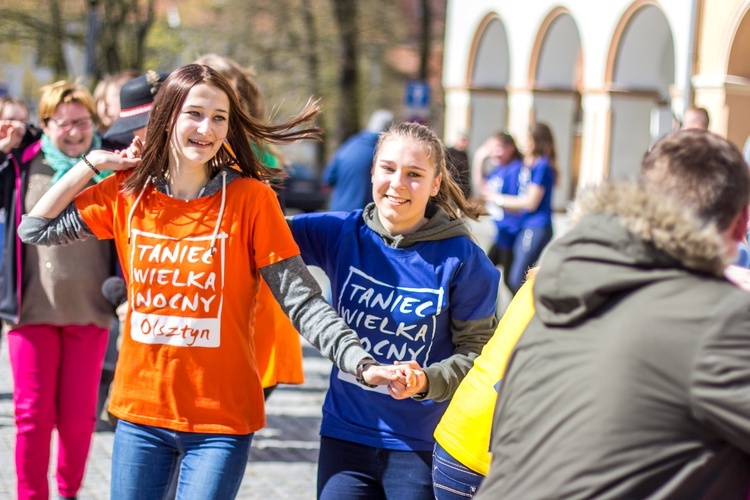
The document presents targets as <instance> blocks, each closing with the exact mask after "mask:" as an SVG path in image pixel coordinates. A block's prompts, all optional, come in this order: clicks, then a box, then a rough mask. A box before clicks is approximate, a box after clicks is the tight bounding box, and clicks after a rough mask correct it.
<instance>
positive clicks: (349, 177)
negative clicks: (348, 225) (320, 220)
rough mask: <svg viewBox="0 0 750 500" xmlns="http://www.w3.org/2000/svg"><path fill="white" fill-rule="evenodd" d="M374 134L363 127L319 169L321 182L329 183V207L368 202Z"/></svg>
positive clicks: (339, 208)
mask: <svg viewBox="0 0 750 500" xmlns="http://www.w3.org/2000/svg"><path fill="white" fill-rule="evenodd" d="M377 142H378V134H377V133H375V132H369V131H366V130H365V131H363V132H360V133H358V134H356V135H355V136H353V137H352V138H350V139H349V140H347V141H346V142H345V143H344V144H343V145H342V146H341V147H340V148H339V150H338V151H336V154H335V155H334V157H333V159H332V160H331V162H330V163H329V164H328V166H326V168H325V170H324V171H323V182H325V183H326V184H328V185H330V186H333V192H332V193H331V201H330V203H329V210H330V211H331V212H350V211H352V210H357V209H360V208H365V206H367V204H368V203H371V202H372V174H371V172H372V161H373V158H374V156H375V146H376V145H377Z"/></svg>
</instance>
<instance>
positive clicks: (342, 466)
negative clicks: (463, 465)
mask: <svg viewBox="0 0 750 500" xmlns="http://www.w3.org/2000/svg"><path fill="white" fill-rule="evenodd" d="M431 472H432V453H431V452H429V451H396V450H386V449H384V448H373V447H371V446H365V445H361V444H357V443H352V442H350V441H341V440H339V439H333V438H328V437H321V439H320V456H319V459H318V498H319V499H321V500H354V499H362V500H376V499H383V500H385V499H386V498H398V499H400V498H408V499H409V500H420V499H424V500H428V499H429V500H432V499H433V498H434V496H433V493H432V476H431Z"/></svg>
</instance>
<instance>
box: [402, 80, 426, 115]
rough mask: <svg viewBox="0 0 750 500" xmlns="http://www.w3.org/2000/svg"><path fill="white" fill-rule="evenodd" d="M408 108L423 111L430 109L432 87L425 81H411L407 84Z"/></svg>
mask: <svg viewBox="0 0 750 500" xmlns="http://www.w3.org/2000/svg"><path fill="white" fill-rule="evenodd" d="M406 107H407V108H414V109H421V108H429V107H430V86H429V85H427V82H425V81H424V80H411V81H410V82H409V83H407V84H406Z"/></svg>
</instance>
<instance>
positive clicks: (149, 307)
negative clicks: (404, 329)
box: [75, 173, 299, 434]
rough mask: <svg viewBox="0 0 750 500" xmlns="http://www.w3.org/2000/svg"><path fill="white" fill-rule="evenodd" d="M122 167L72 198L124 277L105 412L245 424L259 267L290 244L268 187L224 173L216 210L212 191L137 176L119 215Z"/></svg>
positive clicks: (246, 427) (252, 404)
mask: <svg viewBox="0 0 750 500" xmlns="http://www.w3.org/2000/svg"><path fill="white" fill-rule="evenodd" d="M127 175H128V174H127V173H118V174H116V175H114V176H111V177H109V178H107V179H105V180H104V181H103V182H101V183H99V184H97V185H96V186H92V187H90V188H89V189H87V190H85V191H83V192H82V193H81V194H79V195H78V196H77V197H76V201H75V203H76V207H77V208H78V211H79V212H80V214H81V216H82V217H83V220H84V221H85V222H86V224H87V225H88V227H89V228H90V229H91V230H92V231H93V232H94V234H95V235H96V236H97V237H98V238H100V239H105V238H114V239H115V244H116V246H117V251H118V254H119V257H120V263H121V265H122V268H123V270H124V271H125V275H126V276H125V279H126V281H127V282H128V301H129V310H128V317H127V320H126V323H125V330H124V335H123V342H122V347H121V350H120V356H119V359H118V363H117V371H116V374H115V382H114V388H113V392H112V398H111V403H110V407H109V410H110V412H111V413H112V414H113V415H115V416H116V417H118V418H120V419H123V420H126V421H128V422H133V423H137V424H145V425H152V426H156V427H163V428H167V429H173V430H177V431H183V432H203V433H223V434H248V433H251V432H255V431H257V430H258V429H260V428H262V427H263V425H265V412H264V407H263V393H262V390H261V385H260V377H259V375H258V370H257V366H256V362H255V357H254V343H253V330H254V328H253V323H254V321H253V320H254V314H255V312H254V309H255V303H256V298H257V295H258V286H259V283H260V282H261V279H260V273H259V268H261V267H264V266H268V265H270V264H273V263H276V262H279V261H281V260H284V259H287V258H289V257H293V256H295V255H299V248H298V247H297V245H296V244H295V242H294V239H293V238H292V235H291V232H290V231H289V229H288V226H287V224H286V222H285V220H284V216H283V214H282V213H281V209H280V208H279V204H278V202H277V201H276V199H275V196H276V195H275V194H274V192H273V191H272V190H271V188H269V187H268V186H266V185H265V184H263V183H262V182H260V181H257V180H254V179H248V178H237V179H234V180H233V181H232V182H229V183H228V184H227V186H226V190H227V192H226V206H225V207H224V213H223V216H222V218H221V220H218V215H219V210H220V208H221V203H222V202H221V199H222V193H221V191H219V192H217V193H216V194H215V195H213V196H209V197H203V198H198V199H195V200H191V201H183V200H178V199H174V198H171V197H169V196H167V195H165V194H163V193H160V192H158V191H157V190H156V189H155V188H154V187H153V186H152V185H149V186H147V187H146V189H145V192H144V194H143V196H142V197H141V199H140V201H138V203H137V205H136V206H135V209H134V211H133V214H132V217H129V214H130V211H131V208H132V207H133V203H134V202H135V201H136V198H137V195H128V196H124V195H123V194H122V193H121V192H119V189H118V188H119V187H120V186H121V183H122V181H123V180H124V179H125V178H126V177H127ZM128 218H130V223H129V222H128ZM217 223H218V224H219V232H218V235H217V237H216V240H215V248H216V251H215V253H214V254H213V256H211V251H210V248H211V245H212V236H213V234H214V228H215V227H216V224H217ZM129 224H130V230H128V226H129ZM128 233H129V234H128ZM128 236H129V237H130V238H129V239H128ZM248 325H249V326H248Z"/></svg>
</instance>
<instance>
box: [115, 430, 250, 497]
mask: <svg viewBox="0 0 750 500" xmlns="http://www.w3.org/2000/svg"><path fill="white" fill-rule="evenodd" d="M252 439H253V435H252V434H245V435H241V436H235V435H229V434H199V433H194V432H177V431H173V430H169V429H162V428H159V427H151V426H148V425H138V424H133V423H130V422H126V421H124V420H120V421H119V422H118V423H117V430H116V431H115V442H114V447H113V450H112V483H111V498H112V500H136V499H144V500H152V499H153V500H161V499H162V498H164V497H165V495H166V494H167V492H168V491H169V490H170V480H172V481H177V499H178V500H187V499H196V500H198V499H201V500H203V499H217V500H225V499H231V498H234V497H235V496H237V491H239V489H240V483H242V477H243V475H244V473H245V466H246V465H247V460H248V458H249V455H250V443H251V442H252Z"/></svg>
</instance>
